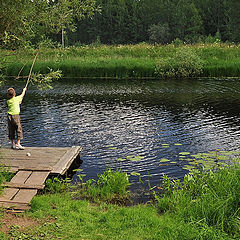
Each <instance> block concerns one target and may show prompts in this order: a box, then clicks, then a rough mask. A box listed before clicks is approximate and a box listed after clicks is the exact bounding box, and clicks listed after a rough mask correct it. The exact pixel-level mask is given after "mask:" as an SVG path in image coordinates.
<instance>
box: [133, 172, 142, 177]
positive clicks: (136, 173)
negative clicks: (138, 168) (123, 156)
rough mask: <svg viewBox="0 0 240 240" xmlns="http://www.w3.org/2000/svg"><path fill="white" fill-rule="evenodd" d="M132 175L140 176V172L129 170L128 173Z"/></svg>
mask: <svg viewBox="0 0 240 240" xmlns="http://www.w3.org/2000/svg"><path fill="white" fill-rule="evenodd" d="M130 174H131V175H132V176H140V175H141V174H140V173H138V172H131V173H130Z"/></svg>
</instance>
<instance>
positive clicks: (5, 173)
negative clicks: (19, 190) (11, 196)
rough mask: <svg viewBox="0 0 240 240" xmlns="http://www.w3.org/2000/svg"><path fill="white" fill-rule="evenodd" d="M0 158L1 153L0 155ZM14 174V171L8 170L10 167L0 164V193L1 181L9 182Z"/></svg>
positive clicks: (0, 190)
mask: <svg viewBox="0 0 240 240" xmlns="http://www.w3.org/2000/svg"><path fill="white" fill-rule="evenodd" d="M0 158H1V155H0ZM13 176H14V173H12V172H10V168H6V167H4V166H2V165H0V195H1V192H2V190H3V186H2V184H3V182H9V181H10V180H11V179H12V177H13Z"/></svg>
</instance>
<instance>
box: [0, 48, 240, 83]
mask: <svg viewBox="0 0 240 240" xmlns="http://www.w3.org/2000/svg"><path fill="white" fill-rule="evenodd" d="M239 46H240V45H228V44H220V43H219V44H208V45H206V44H198V45H185V46H178V47H176V46H174V45H165V46H162V45H149V44H138V45H119V46H106V45H100V46H91V45H90V46H82V47H69V48H65V49H62V48H59V49H40V50H38V51H39V53H40V54H39V56H38V59H37V62H36V64H35V67H34V71H35V72H36V71H39V72H41V73H46V72H48V71H49V70H48V68H51V69H53V70H57V69H60V70H62V71H63V75H64V76H65V77H80V78H93V77H96V78H99V77H102V78H158V75H156V74H155V67H156V65H157V63H158V62H159V61H161V62H164V63H165V67H166V68H169V67H171V64H170V63H169V62H168V61H169V58H174V56H175V54H176V52H177V51H179V50H181V49H190V50H192V51H194V52H195V53H196V54H197V56H198V57H199V58H200V59H201V60H202V64H203V71H202V73H201V74H200V75H199V76H201V77H239V75H240V61H239V57H240V48H239ZM34 54H35V51H34V50H32V49H24V50H19V51H17V52H8V51H4V50H1V51H0V55H1V56H5V55H9V56H8V57H7V58H8V64H7V68H6V74H7V75H9V76H16V75H17V74H18V72H19V70H20V69H21V67H22V66H23V65H24V64H26V66H25V68H24V70H23V72H22V75H27V74H28V72H29V69H30V66H31V64H32V59H33V57H34ZM161 77H164V76H161Z"/></svg>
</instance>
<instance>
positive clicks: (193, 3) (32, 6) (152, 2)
mask: <svg viewBox="0 0 240 240" xmlns="http://www.w3.org/2000/svg"><path fill="white" fill-rule="evenodd" d="M239 12H240V1H239V0H0V44H1V46H2V47H8V48H13V47H16V46H20V45H21V44H25V45H26V44H29V45H34V46H36V45H38V44H40V43H41V42H48V41H49V42H52V41H53V42H61V43H62V44H67V45H78V44H90V43H104V44H135V43H139V42H151V43H161V44H166V43H171V42H172V41H174V40H176V39H178V40H180V41H183V42H186V43H196V42H204V41H216V40H221V41H229V42H236V43H237V42H239V41H240V17H239Z"/></svg>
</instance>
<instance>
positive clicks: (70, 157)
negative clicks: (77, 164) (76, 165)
mask: <svg viewBox="0 0 240 240" xmlns="http://www.w3.org/2000/svg"><path fill="white" fill-rule="evenodd" d="M81 150H82V148H81V147H79V146H73V147H72V148H71V149H69V150H68V151H67V152H66V153H65V154H64V155H63V156H62V158H61V159H60V160H59V161H58V163H57V164H56V165H55V166H54V167H53V170H52V173H60V174H62V175H63V174H64V173H65V172H66V171H67V169H68V168H69V166H70V165H71V164H72V162H73V161H74V159H75V158H76V157H77V155H78V154H79V153H80V151H81Z"/></svg>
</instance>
